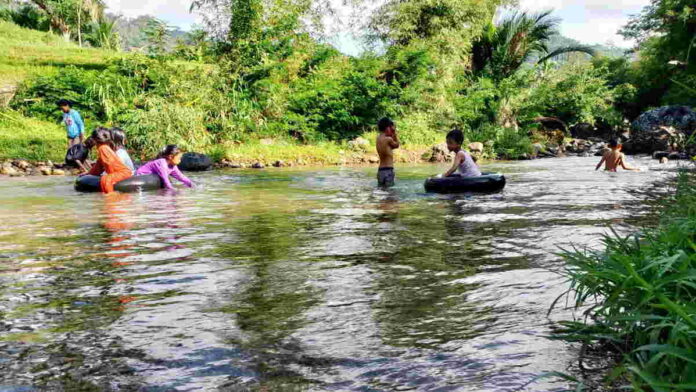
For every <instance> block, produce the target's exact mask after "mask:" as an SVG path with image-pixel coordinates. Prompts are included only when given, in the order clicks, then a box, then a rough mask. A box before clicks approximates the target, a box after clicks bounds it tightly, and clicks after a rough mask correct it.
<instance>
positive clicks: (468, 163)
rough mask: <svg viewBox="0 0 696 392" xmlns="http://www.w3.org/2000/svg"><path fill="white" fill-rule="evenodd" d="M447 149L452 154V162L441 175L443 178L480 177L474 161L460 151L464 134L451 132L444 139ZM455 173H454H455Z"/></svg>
mask: <svg viewBox="0 0 696 392" xmlns="http://www.w3.org/2000/svg"><path fill="white" fill-rule="evenodd" d="M446 141H447V149H448V150H450V151H451V152H454V153H455V154H456V155H455V156H454V162H453V163H452V167H451V168H449V170H447V171H446V172H445V174H443V175H442V176H443V177H450V176H453V175H454V176H461V177H478V176H480V175H481V170H480V169H479V167H478V165H477V164H476V161H474V158H473V157H472V156H471V154H469V153H468V152H466V151H464V150H462V143H464V133H462V131H460V130H459V129H453V130H451V131H450V132H449V133H448V134H447V137H446ZM455 172H456V173H455Z"/></svg>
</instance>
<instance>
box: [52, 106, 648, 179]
mask: <svg viewBox="0 0 696 392" xmlns="http://www.w3.org/2000/svg"><path fill="white" fill-rule="evenodd" d="M58 106H59V108H60V109H61V111H62V112H63V124H64V125H65V127H66V130H67V136H68V148H69V149H70V148H74V147H76V146H79V145H80V144H82V143H83V142H84V146H85V147H86V148H87V149H88V150H89V149H92V148H93V147H96V149H97V161H96V163H95V164H94V165H93V166H92V167H91V168H88V167H85V166H83V164H82V163H81V162H80V161H77V164H78V165H80V168H81V169H82V170H83V173H82V174H81V175H87V174H89V175H95V176H101V179H100V187H101V190H102V192H104V193H111V192H113V191H114V185H115V184H116V183H117V182H119V181H122V180H125V179H126V178H129V177H132V176H133V175H145V174H156V175H158V176H159V177H160V178H161V180H162V184H163V185H164V187H165V188H167V189H173V186H172V183H171V181H170V180H169V177H170V176H171V177H174V178H176V179H177V180H179V181H181V182H182V183H183V184H184V185H186V186H187V187H192V186H193V183H192V182H191V180H189V179H188V178H187V177H186V176H185V175H184V174H183V173H181V171H180V170H179V168H178V164H179V162H181V155H182V153H181V151H180V150H179V148H178V147H177V146H176V145H168V146H166V147H165V148H164V149H163V150H162V152H161V153H160V154H159V156H158V157H157V159H155V160H153V161H150V162H148V163H146V164H144V165H143V166H141V167H140V168H138V169H137V170H136V169H135V166H134V165H133V161H132V160H131V158H130V156H129V155H128V151H127V150H126V134H125V131H124V130H122V129H120V128H111V129H106V128H101V127H100V128H97V129H95V130H94V131H93V132H92V135H91V136H90V137H89V138H88V139H87V140H86V141H84V136H83V133H84V123H83V121H82V118H81V117H80V114H79V113H78V112H77V111H76V110H75V109H73V108H72V105H71V104H70V102H69V101H67V100H60V101H58ZM377 128H378V129H379V134H378V135H377V140H376V146H377V154H378V155H379V169H378V171H377V183H378V185H379V186H381V187H391V186H393V185H394V180H395V173H394V150H396V149H398V148H399V146H400V142H399V136H398V134H397V132H396V124H395V123H394V121H392V120H391V119H389V118H386V117H385V118H383V119H381V120H379V122H378V123H377ZM445 141H446V143H447V149H448V150H449V151H450V152H454V153H455V156H454V162H453V163H452V166H451V167H450V168H449V169H448V170H447V171H446V172H445V173H443V174H441V175H439V176H438V177H452V176H460V177H478V176H481V175H482V174H481V170H480V168H479V166H478V164H477V163H476V158H475V157H474V156H473V155H471V154H470V153H469V152H468V151H466V150H464V149H463V148H462V144H463V143H464V133H463V132H462V131H461V130H459V129H453V130H451V131H450V132H448V133H447V136H446V137H445ZM602 164H604V165H605V170H607V171H617V169H618V168H619V167H621V168H623V169H625V170H633V171H639V169H637V168H633V167H631V166H629V165H628V164H626V162H625V156H624V154H623V153H621V145H620V144H619V143H618V142H617V141H616V140H611V141H610V142H609V149H608V150H607V151H606V152H605V153H604V154H603V156H602V159H601V161H600V162H599V164H597V167H596V170H599V168H600V167H601V166H602Z"/></svg>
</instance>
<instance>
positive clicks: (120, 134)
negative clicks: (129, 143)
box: [111, 128, 135, 173]
mask: <svg viewBox="0 0 696 392" xmlns="http://www.w3.org/2000/svg"><path fill="white" fill-rule="evenodd" d="M111 142H112V143H113V145H114V150H116V155H118V157H119V158H121V162H123V164H124V165H126V166H128V168H129V169H130V170H131V172H133V173H135V166H134V165H133V160H132V159H131V157H130V155H128V151H127V150H126V132H125V131H124V130H123V129H121V128H111Z"/></svg>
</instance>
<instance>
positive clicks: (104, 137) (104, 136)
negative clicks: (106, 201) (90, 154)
mask: <svg viewBox="0 0 696 392" xmlns="http://www.w3.org/2000/svg"><path fill="white" fill-rule="evenodd" d="M85 144H86V145H87V146H88V147H92V146H95V145H96V147H97V162H96V163H95V164H94V165H93V166H92V169H90V171H89V173H87V174H91V175H93V176H100V175H101V174H102V173H104V175H102V176H101V178H100V180H99V186H100V187H101V191H102V192H103V193H112V192H113V191H114V184H116V183H117V182H119V181H121V180H125V179H126V178H129V177H132V176H133V172H132V171H131V170H130V169H129V168H128V166H126V165H124V164H123V162H121V158H119V157H118V155H116V153H115V152H114V150H113V149H112V146H113V145H112V144H111V132H110V131H109V130H108V129H106V128H97V129H95V130H94V131H93V132H92V136H91V137H90V138H89V139H87V142H86V143H85Z"/></svg>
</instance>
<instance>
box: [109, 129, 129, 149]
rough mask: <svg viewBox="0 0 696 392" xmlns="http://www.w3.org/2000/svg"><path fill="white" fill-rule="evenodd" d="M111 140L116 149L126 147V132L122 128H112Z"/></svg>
mask: <svg viewBox="0 0 696 392" xmlns="http://www.w3.org/2000/svg"><path fill="white" fill-rule="evenodd" d="M110 131H111V142H112V143H113V145H114V147H115V148H116V149H121V148H125V147H126V132H125V131H124V130H123V129H121V128H111V130H110Z"/></svg>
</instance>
